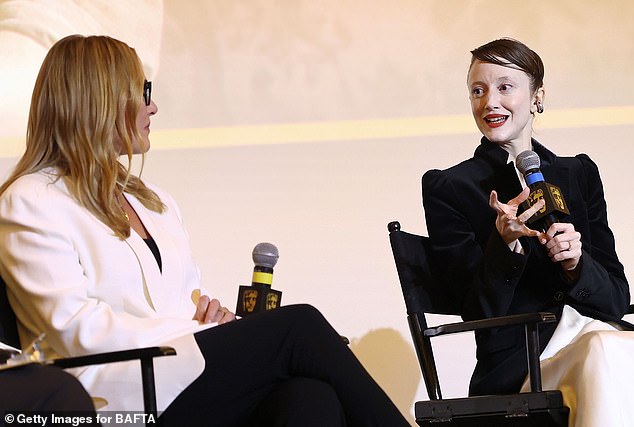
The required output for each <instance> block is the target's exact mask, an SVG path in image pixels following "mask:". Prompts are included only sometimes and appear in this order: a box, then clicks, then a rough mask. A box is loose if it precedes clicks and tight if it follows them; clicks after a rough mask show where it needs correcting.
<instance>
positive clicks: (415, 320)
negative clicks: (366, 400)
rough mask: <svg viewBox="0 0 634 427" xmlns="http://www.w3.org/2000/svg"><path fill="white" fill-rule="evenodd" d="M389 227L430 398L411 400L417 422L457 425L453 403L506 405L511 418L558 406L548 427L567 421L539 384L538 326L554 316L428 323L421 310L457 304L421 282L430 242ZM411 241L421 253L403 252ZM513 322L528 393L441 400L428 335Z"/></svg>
mask: <svg viewBox="0 0 634 427" xmlns="http://www.w3.org/2000/svg"><path fill="white" fill-rule="evenodd" d="M388 231H389V233H390V234H389V235H390V243H391V246H392V252H393V255H394V261H395V263H396V268H397V272H398V276H399V281H400V284H401V290H402V291H403V297H404V300H405V305H406V308H407V320H408V324H409V328H410V332H411V335H412V339H413V342H414V348H415V350H416V355H417V357H418V361H419V364H420V368H421V373H422V376H423V380H424V382H425V386H426V389H427V394H428V396H429V399H430V401H422V402H417V403H416V405H415V413H416V421H417V423H419V425H421V426H422V425H428V424H429V423H436V422H444V421H453V422H454V423H453V424H452V425H462V424H460V422H461V421H459V420H458V419H456V418H454V415H456V414H454V413H452V405H451V403H458V404H459V405H454V406H472V407H476V406H477V407H478V408H479V409H481V410H482V409H483V408H490V411H493V410H494V409H495V408H497V409H499V408H500V407H506V408H507V411H508V412H507V415H506V417H510V418H516V419H517V420H519V419H520V418H521V417H528V415H529V413H530V412H531V411H532V410H533V407H540V408H542V407H546V408H551V407H554V408H557V409H556V410H555V411H554V412H550V411H549V410H547V411H548V412H549V414H551V413H552V416H553V420H554V421H553V422H554V424H549V425H566V423H567V416H568V408H566V407H564V406H563V399H562V395H561V392H560V391H559V390H554V391H545V392H544V391H543V390H542V383H541V371H540V361H539V355H540V348H539V325H540V324H544V323H551V322H555V321H556V320H557V318H556V316H555V315H554V314H553V313H546V312H539V313H526V314H517V315H511V316H501V317H494V318H487V319H482V320H473V321H465V322H457V323H449V324H443V325H438V326H434V327H428V325H427V320H426V317H425V315H426V313H431V314H446V315H459V314H460V310H459V307H458V306H457V303H456V301H452V300H450V298H446V297H445V298H446V299H443V297H442V296H440V294H439V295H435V294H433V293H431V292H429V291H428V290H427V289H425V286H424V285H423V284H425V285H428V283H424V282H425V279H427V281H432V282H433V278H432V276H431V273H430V272H429V270H428V264H427V260H426V259H425V257H426V251H428V250H429V249H426V246H427V245H428V244H429V238H428V237H425V236H419V235H415V234H410V233H407V232H405V231H401V225H400V223H399V222H398V221H392V222H390V223H389V224H388ZM406 241H407V243H406ZM412 244H413V245H416V249H418V245H420V253H408V252H406V250H405V247H406V246H407V245H412ZM425 268H427V270H425ZM512 325H524V330H525V335H526V343H527V365H528V374H529V383H530V392H529V393H520V394H515V395H506V396H504V395H500V396H474V397H468V398H458V399H444V400H443V397H442V391H441V387H440V381H439V378H438V372H437V369H436V362H435V360H434V354H433V349H432V345H431V338H433V337H437V336H441V335H449V334H455V333H462V332H470V331H476V330H481V329H487V328H495V327H500V326H512ZM518 396H521V399H519V400H518ZM517 402H521V403H517ZM460 404H462V405H460ZM559 411H561V413H559ZM485 412H486V410H485ZM491 413H492V412H491ZM423 418H424V420H423ZM429 419H432V421H429ZM463 421H464V420H463ZM482 421H483V419H480V421H479V422H482ZM467 422H468V421H467ZM509 422H512V421H509ZM475 425H478V424H475ZM479 425H485V424H479Z"/></svg>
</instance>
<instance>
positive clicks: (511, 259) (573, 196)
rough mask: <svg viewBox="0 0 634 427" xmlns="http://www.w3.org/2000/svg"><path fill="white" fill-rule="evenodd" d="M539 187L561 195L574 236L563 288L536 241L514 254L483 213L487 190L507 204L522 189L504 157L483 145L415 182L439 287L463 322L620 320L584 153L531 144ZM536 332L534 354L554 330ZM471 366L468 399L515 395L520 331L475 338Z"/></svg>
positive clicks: (522, 363) (595, 182) (602, 218)
mask: <svg viewBox="0 0 634 427" xmlns="http://www.w3.org/2000/svg"><path fill="white" fill-rule="evenodd" d="M533 150H534V151H535V152H536V153H537V154H538V155H539V157H540V159H541V161H542V166H541V171H542V173H543V175H544V178H545V180H546V181H547V182H550V183H552V184H555V185H557V186H558V187H560V188H561V191H562V194H563V195H564V197H565V200H566V203H567V204H568V208H569V210H570V216H569V217H568V218H564V219H563V220H562V221H563V222H571V223H573V224H574V226H575V229H576V230H577V231H579V232H580V233H581V242H582V250H583V254H582V256H581V261H580V262H581V267H580V268H581V274H580V278H579V280H578V281H577V282H575V283H568V282H567V281H566V280H565V278H564V276H563V274H562V270H561V267H560V266H559V265H558V264H555V263H553V262H552V261H551V260H550V259H549V257H548V256H547V254H546V252H545V250H544V248H543V247H542V246H541V245H540V244H539V242H538V241H537V239H535V238H522V239H520V241H521V243H522V246H523V248H524V251H525V254H524V255H522V254H517V253H513V252H511V251H510V250H509V248H508V246H507V245H506V244H505V243H504V242H503V241H502V239H501V238H500V236H499V234H498V233H497V230H496V229H495V218H496V215H495V212H494V211H493V209H491V208H490V207H489V195H490V193H491V190H494V189H495V190H496V191H497V192H498V195H499V199H500V200H501V201H502V202H506V201H508V200H510V199H512V198H513V197H515V196H517V195H518V194H519V193H520V192H521V191H522V187H521V184H520V181H519V179H518V177H517V174H516V172H515V169H514V166H513V164H512V163H507V160H508V153H507V152H506V151H505V150H504V149H502V148H501V147H499V146H498V145H496V144H493V143H491V142H490V141H488V140H487V139H486V138H482V141H481V144H480V146H479V147H478V148H477V149H476V151H475V153H474V156H473V158H471V159H469V160H466V161H464V162H462V163H460V164H458V165H456V166H453V167H451V168H449V169H447V170H444V171H440V170H430V171H428V172H427V173H425V175H424V176H423V205H424V208H425V217H426V222H427V230H428V233H429V237H430V239H431V243H432V249H433V251H432V255H431V256H432V265H433V268H434V274H436V275H437V276H438V277H439V278H440V279H441V280H442V281H443V282H445V285H446V286H447V287H448V288H449V289H450V291H451V292H453V293H454V294H455V297H456V298H460V299H461V300H462V317H463V319H465V320H472V319H480V318H487V317H492V316H501V315H508V314H517V313H526V312H535V311H550V312H554V313H556V314H557V315H559V314H561V311H562V310H563V306H564V304H568V305H570V306H572V307H574V308H575V309H577V311H579V312H580V313H582V314H584V315H586V316H590V317H593V318H596V319H600V320H618V319H621V318H622V317H623V315H624V314H625V313H626V311H627V308H628V305H629V302H630V295H629V285H628V283H627V279H626V278H625V274H624V272H623V266H622V265H621V263H620V262H619V260H618V257H617V255H616V251H615V248H614V236H613V234H612V231H611V230H610V228H609V227H608V219H607V210H606V203H605V199H604V196H603V187H602V184H601V178H600V176H599V171H598V168H597V166H596V164H595V163H594V162H593V161H592V160H590V158H589V157H588V156H587V155H585V154H579V155H577V156H575V157H557V156H556V155H555V154H553V153H552V152H550V151H548V150H547V149H546V148H545V147H543V146H542V145H541V144H539V143H538V142H537V141H535V140H533ZM555 326H556V325H554V324H550V325H548V326H545V327H543V328H542V329H541V332H540V335H541V336H540V341H541V343H540V344H541V348H542V349H543V348H544V347H545V346H546V344H547V343H548V341H549V340H550V338H551V336H552V334H553V332H554V329H555ZM476 344H477V351H476V353H477V359H478V361H477V364H476V368H475V371H474V373H473V376H472V378H471V384H470V387H469V394H471V395H478V394H501V393H515V392H517V391H519V389H520V387H521V385H522V383H523V381H524V378H525V377H526V375H527V367H526V359H525V357H526V356H525V354H526V343H525V338H524V333H523V328H521V327H511V328H500V329H497V330H494V331H483V332H479V333H476Z"/></svg>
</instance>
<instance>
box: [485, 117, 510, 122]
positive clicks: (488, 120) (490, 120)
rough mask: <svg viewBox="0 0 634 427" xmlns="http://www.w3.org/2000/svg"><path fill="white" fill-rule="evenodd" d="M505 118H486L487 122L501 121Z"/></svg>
mask: <svg viewBox="0 0 634 427" xmlns="http://www.w3.org/2000/svg"><path fill="white" fill-rule="evenodd" d="M504 120H506V117H496V118H495V119H486V121H487V122H489V123H501V122H503V121H504Z"/></svg>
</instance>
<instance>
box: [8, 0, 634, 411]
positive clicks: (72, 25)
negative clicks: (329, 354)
mask: <svg viewBox="0 0 634 427" xmlns="http://www.w3.org/2000/svg"><path fill="white" fill-rule="evenodd" d="M43 4H45V5H46V7H43V6H42V5H43ZM52 4H54V6H51V5H52ZM33 10H37V11H38V15H37V16H38V17H40V18H41V19H45V21H41V19H40V20H33V18H32V16H33ZM27 12H28V13H27ZM633 15H634V3H631V2H628V1H625V0H624V1H607V2H601V3H600V4H598V3H596V2H593V1H589V0H584V1H578V0H562V1H558V2H550V1H547V0H543V1H534V2H524V1H517V0H512V1H507V2H505V3H504V6H503V7H502V6H496V7H495V8H492V7H491V4H490V2H486V1H479V0H478V1H475V0H474V1H464V0H397V1H389V2H388V1H384V0H365V1H361V0H321V1H314V0H313V1H307V0H288V1H282V0H277V1H270V0H268V1H265V0H233V1H231V2H224V1H211V0H210V1H203V0H200V1H196V2H194V1H190V2H180V1H176V0H165V1H163V2H161V1H160V0H144V1H138V2H134V3H131V2H124V1H120V2H116V1H115V2H106V1H105V0H104V1H102V0H93V1H82V0H75V1H71V0H59V1H57V2H55V3H50V2H44V1H43V0H40V1H37V0H32V1H27V0H5V1H1V0H0V55H1V56H0V57H1V58H3V60H2V61H1V62H0V100H2V101H1V102H0V154H1V155H2V157H1V158H0V175H2V176H6V174H7V173H8V171H9V169H10V168H11V166H12V165H13V164H14V163H15V160H16V158H17V156H19V154H20V152H21V150H22V147H23V136H22V135H23V133H24V127H25V120H26V109H27V106H28V102H29V97H30V91H31V88H32V85H33V80H34V76H35V73H36V72H37V69H38V67H39V64H40V63H41V59H42V57H43V55H44V53H45V52H46V49H47V47H48V46H49V45H50V43H51V42H52V41H54V40H55V39H57V38H59V37H61V36H63V35H65V34H70V33H75V32H79V33H108V34H112V35H114V36H116V37H118V38H121V39H123V40H125V41H127V42H128V43H129V44H130V45H132V46H134V47H136V48H137V51H138V52H139V54H140V55H141V57H142V58H143V59H144V62H145V64H146V67H147V74H148V77H149V78H151V79H153V83H154V92H153V99H155V100H156V102H157V104H158V107H159V113H158V114H157V115H156V116H155V118H154V119H153V124H152V134H151V140H152V145H153V148H152V150H151V152H150V153H149V154H148V155H147V158H146V166H145V170H144V171H143V177H144V178H145V179H147V180H148V181H151V182H154V183H156V184H158V185H160V186H162V187H164V188H165V189H167V190H168V191H170V192H171V193H172V194H173V195H174V196H175V198H176V199H177V200H178V201H179V203H180V205H181V208H182V210H183V213H184V215H185V219H186V222H187V224H188V228H189V230H190V234H191V239H192V245H193V248H194V253H195V256H196V258H197V260H198V261H199V263H200V265H201V269H202V272H203V277H204V280H205V283H206V288H208V289H213V290H214V291H215V292H216V294H217V296H218V297H219V298H220V299H221V300H222V301H224V303H225V304H226V305H227V306H229V307H231V308H233V307H234V306H235V301H236V296H237V287H238V285H239V284H244V283H248V282H249V281H250V277H251V271H252V261H251V259H250V253H251V250H252V249H253V246H254V245H255V244H257V243H258V242H261V241H270V242H271V243H274V244H276V245H277V246H278V248H279V250H280V260H279V263H278V265H277V267H276V269H275V278H274V288H276V289H279V290H282V291H283V292H284V295H283V303H284V304H290V303H297V302H308V303H311V304H313V305H315V306H317V307H318V308H319V309H320V310H321V311H322V312H323V313H324V314H325V315H326V317H327V318H328V319H329V320H330V321H331V322H332V323H333V325H334V326H335V327H336V328H337V329H338V330H339V331H340V333H341V334H343V335H346V336H348V337H349V338H350V339H351V340H352V343H351V347H352V349H353V351H355V353H356V354H357V355H358V356H359V358H360V359H361V360H362V362H363V363H364V364H365V365H366V367H368V369H369V370H370V371H371V372H372V374H373V375H374V376H375V377H376V378H377V380H378V381H379V383H380V384H381V385H382V386H383V387H384V388H385V389H386V391H387V392H388V393H389V394H390V396H391V397H392V398H393V399H394V400H395V401H396V402H397V404H398V406H399V407H400V408H401V410H402V411H403V412H404V413H406V414H410V413H411V411H412V408H413V403H414V401H416V400H420V399H423V398H425V397H426V393H425V391H424V387H423V386H422V382H421V380H420V373H419V370H418V366H417V362H416V359H415V354H414V350H413V347H412V345H411V340H410V337H409V331H408V329H407V323H406V320H405V310H404V304H403V302H402V297H401V294H400V289H399V285H398V279H397V276H396V270H395V268H394V265H393V261H392V258H391V251H390V247H389V242H388V237H387V228H386V224H387V223H388V222H389V221H391V220H394V219H398V220H400V221H401V223H402V225H403V228H404V229H406V230H408V231H411V232H416V233H420V234H424V233H426V229H425V221H424V213H423V211H422V207H421V196H420V177H421V175H422V173H423V172H424V171H426V170H428V169H431V168H444V167H447V166H450V165H452V164H455V163H457V162H459V161H461V160H463V159H465V158H467V157H470V156H471V155H472V153H473V150H474V149H475V147H476V145H477V143H478V140H479V135H478V133H477V129H476V127H475V125H473V124H472V120H471V119H470V117H469V114H470V113H469V106H468V100H467V91H466V83H465V82H466V71H467V66H468V63H469V59H470V57H469V50H471V49H473V48H475V47H477V46H479V45H480V44H482V43H485V42H487V41H489V40H491V39H493V38H497V37H502V36H511V37H514V38H518V39H520V40H522V41H524V42H526V43H527V44H528V45H529V46H530V47H532V48H533V49H534V50H536V51H537V52H538V53H540V55H541V56H542V58H543V60H544V62H545V65H546V77H545V82H546V91H547V96H546V103H545V106H546V112H545V113H544V114H543V115H541V116H540V117H539V120H538V122H537V123H536V130H537V137H538V139H539V140H540V141H541V142H543V143H544V144H546V145H547V146H548V147H549V148H551V149H552V150H553V151H555V152H556V153H558V154H562V155H567V154H576V153H579V152H585V153H587V154H589V155H590V156H591V157H592V158H593V159H594V160H595V161H596V162H597V163H598V164H599V167H600V170H601V172H602V178H603V182H604V187H605V192H606V198H607V201H608V209H609V211H608V213H609V218H610V224H611V226H612V229H613V231H614V232H615V235H616V238H617V251H618V253H619V256H620V258H621V260H622V262H623V263H624V265H625V267H626V272H628V273H629V272H631V269H632V268H634V245H633V244H634V231H633V230H632V229H631V227H630V226H629V223H628V222H627V220H628V218H629V215H630V212H632V210H633V207H634V206H633V202H632V200H631V198H630V197H628V196H629V195H630V194H632V189H633V188H632V180H631V179H630V178H629V176H628V172H630V170H631V167H630V162H631V159H632V158H633V157H634V144H633V142H634V141H633V137H632V132H633V131H634V103H633V102H632V100H633V99H634V84H633V83H634V81H633V77H632V73H631V70H632V69H633V68H634V52H633V49H632V47H631V40H633V39H634V27H633V26H632V25H631V24H630V19H631V16H633ZM69 17H70V18H69ZM41 22H46V23H47V25H46V26H44V25H43V26H42V27H41V28H40V27H38V25H40V24H38V23H41ZM437 344H438V345H437V350H436V351H437V359H438V362H439V364H440V374H441V377H442V378H443V379H444V381H443V383H442V384H443V386H444V388H445V395H446V396H450V397H451V396H460V395H464V394H465V393H466V390H467V383H468V379H469V376H470V372H471V369H472V367H473V364H474V361H473V357H474V346H473V339H472V337H471V336H469V335H463V336H459V337H451V338H442V339H439V341H438V342H437ZM410 419H412V420H413V418H412V417H411V416H410ZM412 422H413V421H412Z"/></svg>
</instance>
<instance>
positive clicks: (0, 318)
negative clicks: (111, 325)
mask: <svg viewBox="0 0 634 427" xmlns="http://www.w3.org/2000/svg"><path fill="white" fill-rule="evenodd" d="M0 341H2V342H4V343H5V344H8V345H10V346H12V347H15V348H21V344H20V338H19V336H18V329H17V320H16V317H15V313H14V312H13V309H12V308H11V305H10V304H9V300H8V298H7V292H6V284H5V283H4V280H3V279H2V278H1V277H0ZM175 355H176V350H174V348H172V347H167V346H161V347H159V346H156V347H143V348H137V349H131V350H120V351H112V352H106V353H96V354H90V355H86V356H77V357H65V358H59V359H52V360H47V361H45V362H44V364H47V365H52V366H57V367H59V368H62V369H68V368H77V367H80V366H88V365H101V364H104V363H116V362H126V361H130V360H139V362H140V364H141V383H142V387H143V407H144V412H145V414H147V415H148V416H151V418H150V417H148V419H154V420H157V419H158V410H157V406H156V385H155V381H154V358H156V357H163V356H175Z"/></svg>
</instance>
